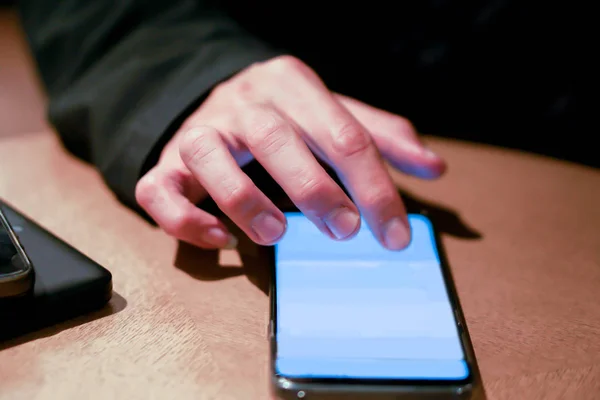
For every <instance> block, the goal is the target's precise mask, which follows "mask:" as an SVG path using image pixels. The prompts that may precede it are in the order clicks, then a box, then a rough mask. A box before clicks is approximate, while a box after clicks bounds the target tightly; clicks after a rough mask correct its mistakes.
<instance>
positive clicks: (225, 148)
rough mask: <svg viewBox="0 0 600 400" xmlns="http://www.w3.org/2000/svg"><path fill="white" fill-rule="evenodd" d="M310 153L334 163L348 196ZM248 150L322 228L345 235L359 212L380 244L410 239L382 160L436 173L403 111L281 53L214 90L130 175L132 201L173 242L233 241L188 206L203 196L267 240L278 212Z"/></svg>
mask: <svg viewBox="0 0 600 400" xmlns="http://www.w3.org/2000/svg"><path fill="white" fill-rule="evenodd" d="M399 95H401V94H399ZM315 155H316V156H318V157H319V158H320V159H321V160H322V161H324V162H325V163H327V164H329V165H330V166H332V167H333V168H334V170H335V171H336V173H337V174H338V175H339V177H340V179H341V181H342V182H343V184H344V186H345V187H346V188H348V192H349V193H350V195H351V197H352V200H351V199H350V198H348V196H347V195H346V194H345V193H344V191H343V190H342V188H340V187H339V185H338V184H336V182H335V181H334V180H333V179H332V178H331V176H330V175H329V174H328V173H327V172H326V171H325V169H324V168H323V167H322V165H321V164H320V163H319V162H318V160H317V158H316V157H315ZM254 158H255V159H256V160H257V161H258V162H259V163H260V164H261V165H262V166H263V167H264V168H265V169H266V170H267V171H268V172H269V174H270V175H271V176H272V177H273V178H274V179H275V181H276V182H277V183H278V184H279V185H280V186H281V187H282V189H283V190H284V191H285V192H286V193H287V195H288V196H289V197H290V199H291V200H292V201H293V202H294V204H295V205H296V206H297V207H298V209H299V210H300V211H302V212H303V213H304V215H305V216H306V217H308V218H309V219H310V220H311V221H312V222H313V223H314V224H315V225H316V226H317V227H318V228H319V229H320V230H321V231H322V232H323V233H324V234H326V235H328V236H330V237H331V238H333V239H336V240H343V239H347V238H350V237H352V236H353V235H354V234H355V233H356V232H357V231H358V228H359V226H360V216H359V215H362V216H363V218H364V219H365V221H367V223H368V225H369V227H370V229H371V231H372V232H373V234H374V235H375V237H376V238H377V239H378V240H379V241H380V242H381V243H382V244H383V245H384V246H385V247H386V248H388V249H391V250H398V249H402V248H404V247H405V246H406V245H407V244H408V243H409V242H410V228H409V225H408V221H407V218H406V211H405V208H404V206H403V204H402V200H401V198H400V196H399V195H398V192H397V190H396V187H395V186H394V183H393V182H392V179H391V177H390V175H389V172H388V170H387V168H386V166H385V163H384V160H386V161H387V162H389V163H390V164H391V165H392V166H394V167H395V168H397V169H399V170H401V171H403V172H405V173H408V174H411V175H415V176H418V177H422V178H435V177H438V176H439V175H441V174H442V173H443V172H444V170H445V163H444V161H443V160H442V159H441V158H439V157H438V156H437V155H435V154H434V153H433V152H431V151H430V150H428V149H426V148H425V147H424V146H423V145H422V143H421V142H420V141H419V138H418V136H417V134H416V132H415V130H414V128H413V127H412V125H411V124H410V122H408V121H407V120H406V119H404V118H402V117H400V116H397V115H394V114H391V113H388V112H385V111H382V110H379V109H376V108H373V107H371V106H369V105H366V104H364V103H361V102H359V101H357V100H354V99H350V98H347V97H344V96H341V95H338V94H335V93H332V92H330V91H329V90H328V89H327V87H326V86H325V85H324V83H323V82H322V81H321V80H320V78H319V77H318V76H317V74H316V73H315V72H314V71H313V70H312V69H310V68H309V67H308V66H307V65H305V64H304V63H302V62H301V61H299V60H297V59H296V58H293V57H290V56H284V57H278V58H275V59H272V60H269V61H266V62H264V63H258V64H255V65H252V66H250V67H248V68H247V69H245V70H243V71H241V72H240V73H238V74H237V75H235V76H234V77H232V78H231V79H229V80H228V81H226V82H223V83H222V84H220V85H218V86H217V87H215V89H214V90H213V91H212V93H211V94H210V95H209V96H208V98H207V99H206V100H205V101H204V102H203V103H202V105H201V106H200V107H199V108H198V110H196V111H195V112H194V113H193V114H192V115H191V116H189V117H188V118H187V120H186V121H185V123H184V124H183V125H182V126H181V128H180V129H179V131H178V132H177V133H176V134H175V136H174V137H173V138H172V139H171V141H170V142H169V143H168V144H167V145H166V146H165V148H164V149H163V151H162V153H161V156H160V158H159V161H158V163H157V164H156V166H154V167H153V168H152V169H151V170H150V171H148V173H146V174H145V175H144V176H143V177H142V178H141V179H140V181H139V182H138V185H137V187H136V199H137V201H138V203H139V204H140V205H141V207H142V208H143V209H144V210H145V211H146V212H147V213H148V214H149V215H150V216H151V217H152V218H153V219H154V220H155V221H156V223H157V224H158V225H159V226H160V227H162V229H164V230H165V231H166V232H167V233H168V234H170V235H172V236H174V237H176V238H177V239H179V240H182V241H185V242H188V243H191V244H193V245H196V246H199V247H203V248H227V247H233V246H235V244H236V243H237V241H236V239H235V237H233V236H232V235H231V233H229V231H228V230H227V228H226V227H225V225H224V224H223V223H222V222H221V221H220V220H219V219H218V218H217V217H215V216H214V215H211V214H209V213H207V212H206V211H204V210H201V209H200V208H198V207H197V206H196V204H197V203H198V202H200V201H201V200H202V199H204V198H206V197H208V196H210V197H211V198H212V199H213V200H214V201H215V203H216V204H217V205H218V206H219V208H220V209H221V210H222V211H223V212H224V213H225V214H226V215H227V216H228V217H229V218H230V219H231V220H232V221H233V222H234V223H235V224H236V225H238V226H239V227H240V228H241V229H242V230H243V231H244V232H245V233H246V234H247V235H248V236H249V237H250V238H251V239H252V240H253V241H255V242H256V243H258V244H262V245H270V244H273V243H275V242H277V240H278V239H279V238H281V237H282V235H283V234H284V232H285V227H286V221H285V217H284V215H283V213H282V212H281V210H279V209H278V208H277V207H276V206H275V205H274V204H273V203H272V202H271V200H270V199H269V198H267V196H266V195H265V194H264V193H262V192H261V191H260V190H259V189H258V188H257V187H256V185H255V184H254V183H253V182H252V180H251V179H250V178H249V177H248V176H247V175H246V174H244V172H243V171H242V170H241V168H240V167H241V166H244V165H245V164H247V163H248V162H250V161H251V160H252V159H254Z"/></svg>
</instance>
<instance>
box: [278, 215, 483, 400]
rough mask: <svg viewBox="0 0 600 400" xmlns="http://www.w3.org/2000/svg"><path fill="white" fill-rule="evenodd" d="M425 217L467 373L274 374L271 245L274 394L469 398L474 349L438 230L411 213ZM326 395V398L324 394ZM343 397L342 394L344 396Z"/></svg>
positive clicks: (474, 379) (475, 376) (476, 377)
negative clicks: (457, 376) (435, 376)
mask: <svg viewBox="0 0 600 400" xmlns="http://www.w3.org/2000/svg"><path fill="white" fill-rule="evenodd" d="M285 214H286V215H289V214H301V213H300V212H299V211H285ZM411 214H414V215H419V216H421V217H424V218H426V219H427V220H428V222H429V224H430V226H431V227H432V231H433V236H434V240H435V245H436V250H437V253H438V257H439V260H440V264H441V269H442V274H443V276H444V282H445V286H446V290H447V292H448V297H449V300H450V304H451V305H452V308H453V310H454V315H455V319H456V322H457V328H458V331H459V335H460V340H461V345H462V347H463V351H464V353H465V361H466V363H467V366H468V368H469V375H468V376H467V377H466V378H465V379H464V380H406V379H394V380H384V379H341V378H322V379H314V378H291V377H286V376H281V375H279V374H277V371H276V368H275V362H276V356H277V335H276V331H277V296H276V293H277V288H276V267H275V246H272V247H271V249H270V250H271V251H270V252H269V256H270V260H269V264H270V269H271V283H270V288H269V289H270V293H269V295H270V296H269V297H270V319H269V328H268V336H269V342H270V362H269V364H270V365H269V366H270V371H271V378H272V385H273V387H274V390H275V392H276V394H277V395H278V396H279V397H280V398H290V399H292V398H294V399H297V398H299V396H298V393H299V392H304V395H307V394H308V393H310V394H311V396H310V397H309V398H311V399H312V398H315V397H314V396H315V395H318V394H319V393H322V394H327V396H331V395H340V396H347V395H355V396H359V398H362V397H360V396H367V397H369V398H373V399H384V398H388V397H389V398H394V399H396V398H400V397H398V396H401V395H403V394H405V395H407V396H409V395H412V394H415V393H420V394H423V395H428V396H431V397H428V398H436V397H437V396H438V395H439V396H442V397H443V396H447V395H449V394H451V395H453V396H458V398H469V397H470V396H471V394H472V392H473V388H474V384H475V383H476V382H477V381H478V380H479V379H480V378H479V369H478V365H477V362H476V359H475V352H474V348H473V345H472V342H471V338H470V335H469V332H468V328H467V325H466V321H465V318H464V315H463V311H462V306H461V304H460V300H459V298H458V294H457V291H456V286H455V283H454V279H453V276H452V272H451V269H450V267H449V263H448V259H447V256H446V252H445V250H444V247H443V245H442V241H441V237H440V234H439V231H438V230H437V229H436V227H435V225H434V224H433V221H432V220H431V218H429V217H428V216H427V213H426V212H412V213H411ZM327 398H330V397H327ZM344 398H345V397H344Z"/></svg>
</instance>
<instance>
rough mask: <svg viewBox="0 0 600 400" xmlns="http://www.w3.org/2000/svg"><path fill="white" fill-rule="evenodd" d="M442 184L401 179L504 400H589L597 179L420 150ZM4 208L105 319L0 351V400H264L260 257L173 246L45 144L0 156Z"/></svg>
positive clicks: (480, 150)
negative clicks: (68, 268)
mask: <svg viewBox="0 0 600 400" xmlns="http://www.w3.org/2000/svg"><path fill="white" fill-rule="evenodd" d="M430 143H431V146H432V147H433V148H434V149H435V150H437V151H439V152H440V153H441V154H442V155H443V156H444V157H446V158H447V159H448V161H449V164H450V169H449V172H448V174H447V175H446V176H445V177H444V178H443V179H441V180H440V181H437V182H421V181H418V180H416V179H411V178H406V177H403V176H400V175H397V176H396V179H397V182H398V184H399V187H400V188H402V189H403V190H404V191H405V192H406V193H407V196H408V202H409V203H410V204H420V205H421V206H422V207H425V208H426V209H428V211H429V213H430V215H431V217H432V219H433V220H434V223H435V224H436V225H437V226H438V227H439V228H440V229H441V230H442V232H443V241H444V244H445V247H446V249H447V253H448V257H449V260H450V264H451V267H452V271H453V274H454V278H455V280H456V285H457V288H458V292H459V296H460V299H461V302H462V304H463V308H464V311H465V315H466V319H467V323H468V327H469V330H470V333H471V336H472V339H473V342H474V346H475V350H476V354H477V358H478V360H479V365H480V369H481V374H482V378H483V384H484V387H485V395H482V396H480V397H481V398H487V399H493V400H500V399H511V400H512V399H531V400H537V399H544V400H551V399H578V400H580V399H598V398H600V300H599V299H600V234H599V232H600V228H599V227H600V211H599V205H600V172H598V171H597V170H592V169H589V168H584V167H580V166H576V165H572V164H567V163H563V162H559V161H554V160H550V159H545V158H541V157H535V156H531V155H527V154H520V153H516V152H509V151H503V150H499V149H493V148H489V147H482V146H475V145H470V144H464V143H459V142H453V141H430ZM0 196H2V197H4V198H5V199H7V200H8V201H9V202H11V203H13V204H15V205H17V206H18V207H19V208H20V209H21V210H23V211H24V212H25V213H26V214H28V215H30V216H31V217H33V218H34V219H36V220H37V221H39V223H40V224H42V225H43V226H45V227H47V228H48V229H50V230H51V231H52V232H54V233H55V234H56V235H58V236H59V237H61V238H63V239H64V240H66V241H67V242H69V243H71V244H72V245H74V246H75V247H77V248H78V249H80V250H81V251H83V252H84V253H86V254H87V255H89V256H90V257H92V258H93V259H94V260H96V261H97V262H99V263H100V264H102V265H104V266H105V267H107V268H108V269H110V270H111V271H112V273H113V275H114V283H115V292H116V294H115V298H114V299H113V300H112V301H111V305H110V307H107V309H106V310H103V311H101V312H98V313H95V314H93V315H90V316H85V317H81V318H79V319H76V320H74V321H70V322H68V323H65V324H62V325H60V326H57V327H53V328H49V329H46V330H44V331H41V332H38V333H36V334H32V335H28V336H25V337H23V338H19V339H18V340H14V341H12V342H9V343H4V344H2V346H1V347H0V348H1V350H0V399H10V400H17V399H124V400H130V399H178V400H182V399H219V400H227V399H244V400H245V399H248V400H251V399H268V398H270V395H269V386H268V374H267V363H268V353H267V350H268V346H267V341H266V335H265V332H266V326H267V325H266V321H267V318H268V299H267V296H266V294H265V293H264V289H265V287H266V285H267V283H268V279H269V277H268V274H267V273H266V261H265V258H264V254H263V252H261V251H260V249H259V248H257V247H256V246H253V245H252V244H250V243H248V242H247V241H243V242H242V243H241V245H240V248H239V249H238V250H230V251H223V252H209V251H202V250H199V249H195V248H191V247H189V246H184V245H179V244H178V243H177V242H176V241H175V240H173V239H172V238H170V237H168V236H166V235H165V234H164V233H162V232H161V231H159V230H157V229H155V228H153V227H152V226H150V225H149V224H148V223H146V222H145V221H144V220H142V219H141V218H140V217H138V216H137V215H135V214H134V213H133V212H131V211H130V210H128V209H126V208H124V207H123V206H121V205H120V204H119V203H118V202H117V201H116V200H114V198H113V196H112V194H111V193H110V192H109V191H108V190H107V189H106V187H105V186H104V184H103V183H102V181H101V179H100V177H99V176H98V174H97V173H96V172H95V170H93V169H92V168H90V167H89V166H87V165H85V164H83V163H81V162H80V161H79V160H76V159H74V158H73V157H71V156H70V155H68V154H67V153H66V152H65V151H64V150H63V149H62V147H61V146H60V144H59V141H58V140H57V139H56V137H55V135H53V134H52V133H51V132H49V131H47V132H40V133H38V134H31V135H25V136H20V137H17V136H9V137H5V138H3V139H1V140H0Z"/></svg>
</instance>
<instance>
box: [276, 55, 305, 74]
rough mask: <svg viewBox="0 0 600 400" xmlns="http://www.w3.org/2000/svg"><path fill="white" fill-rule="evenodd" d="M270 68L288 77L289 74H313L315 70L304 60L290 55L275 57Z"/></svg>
mask: <svg viewBox="0 0 600 400" xmlns="http://www.w3.org/2000/svg"><path fill="white" fill-rule="evenodd" d="M270 68H271V69H272V70H273V71H274V72H275V73H278V74H280V75H283V76H285V77H288V76H289V74H290V73H291V74H294V73H296V74H300V75H302V76H307V77H308V76H313V75H314V72H313V71H312V69H311V68H310V67H309V66H308V65H306V64H305V63H304V62H303V61H302V60H300V59H299V58H297V57H294V56H290V55H283V56H279V57H275V58H274V59H272V60H271V62H270Z"/></svg>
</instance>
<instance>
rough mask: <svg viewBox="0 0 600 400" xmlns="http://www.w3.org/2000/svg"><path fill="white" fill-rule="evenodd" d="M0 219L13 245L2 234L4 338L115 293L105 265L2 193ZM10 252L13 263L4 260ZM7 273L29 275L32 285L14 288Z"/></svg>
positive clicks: (0, 316) (0, 334) (0, 318)
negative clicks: (91, 257) (64, 238)
mask: <svg viewBox="0 0 600 400" xmlns="http://www.w3.org/2000/svg"><path fill="white" fill-rule="evenodd" d="M0 219H1V220H2V221H3V226H4V228H5V232H9V233H8V236H9V237H10V239H11V240H10V244H12V245H13V247H10V245H9V244H7V245H6V246H5V245H4V243H9V242H8V241H7V240H6V239H2V240H3V242H2V243H3V250H2V251H3V252H5V253H4V254H5V256H6V257H5V256H4V255H3V256H2V257H3V258H2V261H3V264H2V265H3V267H2V270H3V271H6V272H7V274H6V275H5V276H6V278H5V280H4V281H1V282H0V292H3V293H5V297H3V298H0V339H2V340H5V339H9V338H12V337H15V336H18V335H21V334H24V333H28V332H31V331H34V330H37V329H41V328H44V327H47V326H50V325H53V324H56V323H58V322H62V321H65V320H67V319H70V318H73V317H76V316H79V315H82V314H85V313H88V312H91V311H94V310H97V309H100V308H102V307H103V306H104V305H106V303H107V302H108V301H109V300H110V299H111V297H112V274H111V273H110V272H109V271H108V270H107V269H105V268H104V267H102V266H101V265H99V264H98V263H96V262H95V261H93V260H92V259H90V258H89V257H87V256H86V255H84V254H83V253H81V252H80V251H78V250H77V249H75V248H74V247H72V246H71V245H69V244H67V243H66V242H65V241H63V240H61V239H59V238H58V237H57V236H55V235H53V234H52V233H51V232H49V231H48V230H46V229H44V228H43V227H41V226H40V225H39V224H37V223H36V222H35V221H33V220H32V219H31V218H29V217H27V216H26V215H24V214H23V213H22V212H20V211H18V210H17V209H16V208H15V207H14V206H12V205H9V204H8V203H7V202H5V201H3V200H1V199H0ZM15 252H16V253H15ZM11 254H16V255H12V256H11V257H10V260H12V261H11V262H10V264H7V263H4V261H5V259H7V258H8V256H10V255H11ZM15 260H17V261H16V262H15ZM23 263H24V264H23ZM15 265H16V266H15ZM23 265H25V266H23ZM26 271H29V272H26ZM11 274H13V275H11ZM9 275H11V276H17V275H19V276H21V278H20V279H21V280H22V281H23V282H25V281H27V280H29V281H30V285H29V287H28V288H26V286H27V285H26V284H25V283H21V284H20V285H19V288H20V290H15V289H11V287H14V286H15V285H14V284H13V283H11V282H13V281H9V280H8V277H9ZM25 276H27V277H28V278H24V277H25ZM7 294H12V295H11V296H8V295H7Z"/></svg>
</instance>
